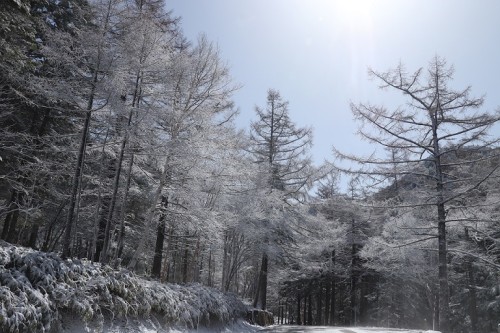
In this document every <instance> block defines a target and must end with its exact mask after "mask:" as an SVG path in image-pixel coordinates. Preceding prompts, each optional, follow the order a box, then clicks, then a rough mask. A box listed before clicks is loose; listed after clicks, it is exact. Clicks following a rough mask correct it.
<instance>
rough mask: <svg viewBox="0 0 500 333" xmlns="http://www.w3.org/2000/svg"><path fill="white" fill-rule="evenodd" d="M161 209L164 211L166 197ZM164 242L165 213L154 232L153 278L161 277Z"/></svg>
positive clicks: (166, 202) (166, 203)
mask: <svg viewBox="0 0 500 333" xmlns="http://www.w3.org/2000/svg"><path fill="white" fill-rule="evenodd" d="M162 204H163V207H164V208H165V209H166V208H167V205H168V201H167V198H166V197H163V198H162ZM164 240H165V213H163V214H162V215H161V216H160V220H159V221H158V228H157V230H156V245H155V255H154V257H153V267H152V269H151V276H152V277H154V278H160V275H161V262H162V256H163V242H164Z"/></svg>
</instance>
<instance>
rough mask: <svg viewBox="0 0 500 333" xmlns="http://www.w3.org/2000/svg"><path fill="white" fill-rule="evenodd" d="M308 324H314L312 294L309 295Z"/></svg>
mask: <svg viewBox="0 0 500 333" xmlns="http://www.w3.org/2000/svg"><path fill="white" fill-rule="evenodd" d="M307 304H308V307H307V325H309V326H312V324H313V315H312V295H311V294H309V296H308V297H307Z"/></svg>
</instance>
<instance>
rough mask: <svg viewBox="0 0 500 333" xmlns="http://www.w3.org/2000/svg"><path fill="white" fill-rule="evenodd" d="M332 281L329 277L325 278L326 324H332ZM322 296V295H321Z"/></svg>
mask: <svg viewBox="0 0 500 333" xmlns="http://www.w3.org/2000/svg"><path fill="white" fill-rule="evenodd" d="M330 288H331V281H330V279H329V278H327V279H326V280H325V325H332V322H331V321H330V298H331V297H332V296H331V294H330ZM320 296H321V295H320Z"/></svg>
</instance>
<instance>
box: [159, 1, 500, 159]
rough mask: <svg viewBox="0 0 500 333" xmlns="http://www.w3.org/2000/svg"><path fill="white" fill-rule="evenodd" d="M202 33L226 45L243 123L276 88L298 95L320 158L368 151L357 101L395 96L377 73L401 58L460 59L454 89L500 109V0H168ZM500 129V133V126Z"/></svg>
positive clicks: (418, 62) (297, 106)
mask: <svg viewBox="0 0 500 333" xmlns="http://www.w3.org/2000/svg"><path fill="white" fill-rule="evenodd" d="M166 3H167V8H168V9H171V10H173V12H174V15H177V16H181V17H182V29H183V31H184V33H185V34H186V36H187V37H188V38H189V39H191V40H195V39H196V37H197V35H198V34H199V33H201V32H204V33H206V34H207V36H208V37H209V39H210V40H212V41H214V42H216V43H218V45H219V48H220V50H221V54H222V57H223V59H225V60H226V61H227V63H228V64H229V66H230V68H231V73H232V76H233V78H234V80H235V82H238V83H241V84H242V85H243V87H242V88H241V89H240V90H239V91H238V92H237V93H236V94H235V98H234V99H235V102H236V104H237V106H238V107H239V108H240V111H241V115H240V117H239V121H238V123H239V125H240V126H241V127H244V128H248V125H249V123H250V121H251V120H255V113H254V106H255V105H260V106H264V105H265V101H266V91H267V89H268V88H274V89H278V90H280V92H281V95H282V97H283V98H284V99H286V100H288V101H289V102H290V105H289V106H290V114H291V117H292V119H293V120H294V121H295V122H296V123H297V124H298V125H299V126H312V127H313V128H314V148H313V151H312V153H313V157H314V160H315V161H316V162H317V163H318V164H319V163H321V162H322V161H323V160H324V159H328V160H332V154H331V147H332V145H335V146H336V147H337V148H338V149H340V150H342V151H346V152H362V153H367V152H368V151H371V150H372V148H367V146H366V143H364V142H361V141H360V139H359V137H357V136H356V135H355V132H356V124H355V123H354V121H353V120H352V116H351V113H350V110H349V102H350V101H353V102H366V101H371V102H374V103H379V102H384V103H387V104H388V105H390V104H391V101H392V103H393V101H394V100H397V97H395V95H394V94H391V93H390V92H385V91H380V90H378V89H377V87H376V83H375V82H372V81H370V80H369V78H368V75H367V69H368V67H372V68H373V69H375V70H379V71H383V70H387V69H389V68H391V67H395V66H396V65H397V64H398V63H399V62H400V61H401V62H403V63H404V64H406V66H407V68H408V69H409V70H415V69H417V68H419V67H425V66H427V64H428V62H429V60H430V59H431V58H432V57H434V56H435V55H436V54H437V55H440V56H443V57H445V58H446V59H447V60H448V62H449V63H450V64H453V65H454V66H455V70H456V72H455V81H454V83H453V84H452V86H453V87H457V88H465V87H466V86H468V85H471V86H472V92H473V94H474V95H476V96H481V95H483V94H485V95H486V103H485V105H484V108H485V109H488V110H493V109H496V108H497V107H498V106H500V91H499V90H500V89H499V88H500V1H497V0H376V1H370V0H358V1H356V0H350V1H348V0H345V1H333V0H331V1H329V0H167V1H166ZM499 134H500V133H499Z"/></svg>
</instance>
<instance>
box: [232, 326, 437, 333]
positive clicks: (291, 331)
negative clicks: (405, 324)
mask: <svg viewBox="0 0 500 333" xmlns="http://www.w3.org/2000/svg"><path fill="white" fill-rule="evenodd" d="M235 332H236V331H235ZM259 332H269V333H302V332H304V333H439V332H437V331H426V330H405V329H397V328H380V327H323V326H271V327H268V328H265V329H262V330H260V331H259Z"/></svg>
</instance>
